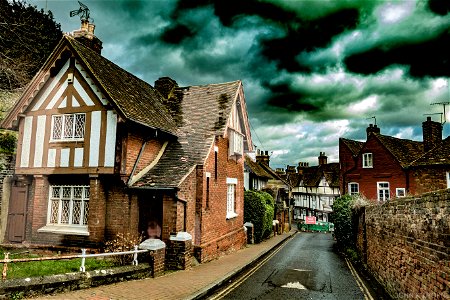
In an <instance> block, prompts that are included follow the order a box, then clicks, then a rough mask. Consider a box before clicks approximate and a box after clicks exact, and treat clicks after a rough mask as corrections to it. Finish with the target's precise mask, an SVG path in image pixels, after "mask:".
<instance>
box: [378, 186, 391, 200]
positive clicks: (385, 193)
mask: <svg viewBox="0 0 450 300" xmlns="http://www.w3.org/2000/svg"><path fill="white" fill-rule="evenodd" d="M377 190H378V201H386V200H389V194H390V193H389V182H377Z"/></svg>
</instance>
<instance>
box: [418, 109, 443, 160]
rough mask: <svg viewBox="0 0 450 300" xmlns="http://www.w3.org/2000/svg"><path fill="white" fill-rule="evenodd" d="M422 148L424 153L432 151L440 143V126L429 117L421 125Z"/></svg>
mask: <svg viewBox="0 0 450 300" xmlns="http://www.w3.org/2000/svg"><path fill="white" fill-rule="evenodd" d="M422 130H423V147H424V150H425V152H426V151H429V150H431V149H433V148H434V147H436V146H437V145H439V144H440V143H441V142H442V124H441V123H439V122H434V121H432V120H431V117H427V120H426V121H425V122H423V123H422Z"/></svg>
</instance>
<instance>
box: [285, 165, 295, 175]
mask: <svg viewBox="0 0 450 300" xmlns="http://www.w3.org/2000/svg"><path fill="white" fill-rule="evenodd" d="M295 173H296V170H295V166H289V165H288V166H287V168H286V174H295Z"/></svg>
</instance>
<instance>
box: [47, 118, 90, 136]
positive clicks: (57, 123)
mask: <svg viewBox="0 0 450 300" xmlns="http://www.w3.org/2000/svg"><path fill="white" fill-rule="evenodd" d="M85 123H86V114H66V115H55V116H53V118H52V141H80V140H81V141H82V140H83V139H84V126H85Z"/></svg>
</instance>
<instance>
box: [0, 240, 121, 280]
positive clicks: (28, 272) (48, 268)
mask: <svg viewBox="0 0 450 300" xmlns="http://www.w3.org/2000/svg"><path fill="white" fill-rule="evenodd" d="M5 252H6V251H5V250H4V249H1V248H0V259H4V258H5V255H4V253H5ZM11 252H12V251H11ZM42 256H43V255H39V254H33V253H30V252H27V253H24V251H22V252H18V253H17V254H13V255H10V257H9V258H10V259H15V258H35V257H42ZM46 256H50V255H46ZM80 266H81V258H74V259H69V260H66V259H65V260H47V261H31V262H17V263H14V262H13V263H8V272H7V277H6V278H7V279H13V278H27V277H38V276H47V275H55V274H64V273H70V272H78V271H79V270H80ZM85 266H86V271H92V270H96V269H105V268H111V267H114V266H116V264H115V263H114V262H113V261H112V260H110V259H105V258H88V259H86V263H85ZM0 270H3V264H0Z"/></svg>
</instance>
